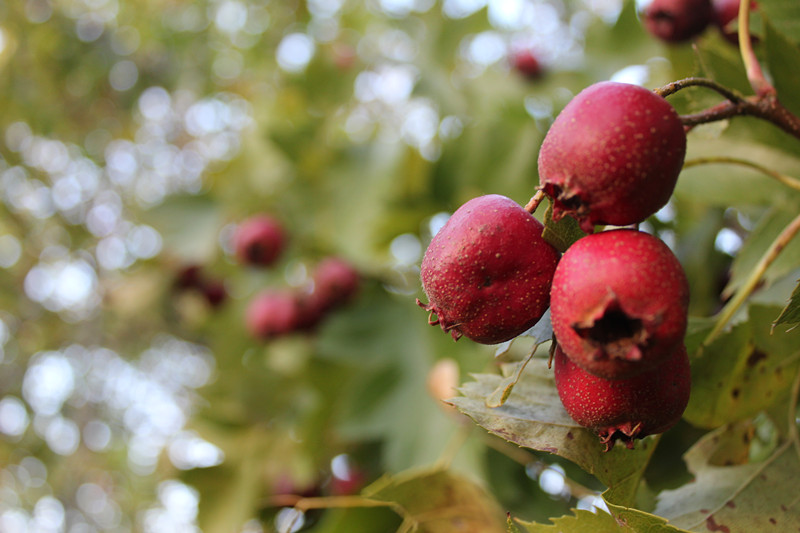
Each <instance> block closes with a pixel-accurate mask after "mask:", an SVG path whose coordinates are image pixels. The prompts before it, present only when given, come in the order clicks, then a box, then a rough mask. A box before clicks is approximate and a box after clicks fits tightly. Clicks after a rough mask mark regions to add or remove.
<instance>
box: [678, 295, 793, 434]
mask: <svg viewBox="0 0 800 533" xmlns="http://www.w3.org/2000/svg"><path fill="white" fill-rule="evenodd" d="M776 314H777V310H776V309H775V308H773V307H760V306H751V307H750V308H749V321H747V322H741V323H739V324H736V325H735V326H733V328H732V329H731V330H730V331H728V332H727V333H725V334H723V335H722V336H720V337H719V338H717V339H716V340H715V341H714V342H712V343H711V344H710V345H709V346H706V347H705V348H703V349H702V350H700V351H699V352H697V353H696V354H695V356H694V357H693V358H692V395H691V397H690V399H689V405H688V406H687V408H686V412H685V413H684V418H685V419H686V420H688V421H689V422H690V423H692V424H694V425H696V426H700V427H707V428H713V427H717V426H720V425H722V424H726V423H729V422H733V421H736V420H741V419H743V418H747V417H749V416H753V415H754V414H756V413H758V412H759V411H761V410H763V409H766V408H767V407H769V406H770V405H772V404H773V403H774V402H775V401H776V400H778V399H779V398H782V397H783V396H784V395H785V393H786V392H787V391H788V389H789V387H790V386H791V381H792V378H793V376H794V375H795V373H796V372H797V369H798V367H799V366H800V350H798V339H800V332H797V331H795V332H791V333H783V332H780V333H776V334H775V335H770V334H769V332H770V330H771V325H772V320H773V319H774V317H775V315H776Z"/></svg>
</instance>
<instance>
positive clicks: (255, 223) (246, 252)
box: [233, 215, 286, 267]
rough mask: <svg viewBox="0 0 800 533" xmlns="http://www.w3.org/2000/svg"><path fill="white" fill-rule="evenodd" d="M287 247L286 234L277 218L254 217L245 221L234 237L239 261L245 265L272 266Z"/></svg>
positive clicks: (235, 251) (235, 250)
mask: <svg viewBox="0 0 800 533" xmlns="http://www.w3.org/2000/svg"><path fill="white" fill-rule="evenodd" d="M285 247H286V233H285V231H284V229H283V226H282V225H281V223H280V222H278V221H277V220H276V219H275V218H273V217H271V216H268V215H254V216H252V217H250V218H248V219H247V220H244V221H243V222H242V223H241V224H239V227H237V228H236V231H235V232H234V235H233V248H234V253H235V254H236V258H237V259H238V261H239V262H240V263H242V264H245V265H252V266H258V267H266V266H270V265H272V264H273V263H275V261H277V259H278V257H280V255H281V253H282V252H283V250H284V248H285Z"/></svg>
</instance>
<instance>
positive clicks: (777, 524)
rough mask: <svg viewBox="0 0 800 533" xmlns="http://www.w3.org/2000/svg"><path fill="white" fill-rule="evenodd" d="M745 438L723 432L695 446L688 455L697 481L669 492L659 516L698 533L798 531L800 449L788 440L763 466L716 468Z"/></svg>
mask: <svg viewBox="0 0 800 533" xmlns="http://www.w3.org/2000/svg"><path fill="white" fill-rule="evenodd" d="M739 437H740V435H739V433H738V432H737V431H733V432H732V431H731V428H728V427H723V428H720V429H719V430H717V431H714V432H712V433H709V434H708V435H706V436H705V437H703V438H702V439H701V440H700V441H699V442H698V443H697V444H695V445H694V446H693V447H692V448H691V449H690V450H689V451H688V452H687V453H686V455H685V456H684V459H685V461H686V464H687V466H688V468H689V471H690V472H692V473H693V474H694V475H695V481H694V482H693V483H689V484H687V485H684V486H683V487H680V488H678V489H675V490H667V491H663V492H662V493H661V495H660V496H659V498H658V504H657V506H656V509H655V512H656V513H657V514H659V515H661V516H664V517H667V518H668V519H669V520H670V522H671V523H673V524H675V525H676V526H679V527H683V528H686V529H690V530H692V531H726V532H728V533H758V532H763V531H770V532H778V531H780V532H783V531H793V530H794V528H796V527H797V524H800V507H798V505H797V503H798V498H799V497H798V491H797V478H798V476H800V456H798V453H797V449H796V447H795V446H794V445H793V443H792V442H791V441H787V442H786V443H784V444H783V445H781V446H780V447H778V448H777V449H776V450H775V452H773V453H772V455H771V456H770V457H769V458H768V459H767V460H765V461H763V462H760V463H747V464H739V465H732V466H718V465H715V464H714V459H715V458H716V457H717V456H718V455H719V453H720V450H721V449H722V448H723V447H725V446H729V445H730V442H729V441H730V439H731V438H739Z"/></svg>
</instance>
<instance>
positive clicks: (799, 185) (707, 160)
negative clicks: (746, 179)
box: [683, 156, 800, 191]
mask: <svg viewBox="0 0 800 533" xmlns="http://www.w3.org/2000/svg"><path fill="white" fill-rule="evenodd" d="M714 163H731V164H733V165H742V166H745V167H750V168H752V169H755V170H758V171H759V172H762V173H764V174H766V175H767V176H770V177H772V178H775V179H776V180H778V181H779V182H781V183H783V184H784V185H786V186H787V187H791V188H792V189H796V190H798V191H800V180H798V179H796V178H793V177H791V176H787V175H786V174H781V173H780V172H776V171H775V170H772V169H769V168H767V167H765V166H762V165H759V164H758V163H753V162H752V161H747V160H746V159H739V158H737V157H725V156H715V157H698V158H696V159H690V160H688V161H684V163H683V168H689V167H694V166H698V165H710V164H714Z"/></svg>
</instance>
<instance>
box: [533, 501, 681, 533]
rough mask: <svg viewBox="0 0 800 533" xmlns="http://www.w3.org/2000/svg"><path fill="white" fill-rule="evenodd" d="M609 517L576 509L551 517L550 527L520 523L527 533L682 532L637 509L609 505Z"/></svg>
mask: <svg viewBox="0 0 800 533" xmlns="http://www.w3.org/2000/svg"><path fill="white" fill-rule="evenodd" d="M609 509H610V510H611V511H612V514H609V513H607V512H605V511H597V512H596V513H594V512H591V511H584V510H580V509H576V510H574V511H573V513H574V515H572V516H562V517H559V518H551V519H550V521H551V522H552V524H532V523H526V522H520V524H521V525H523V526H524V527H525V529H526V531H528V532H529V533H561V532H564V531H569V532H570V533H626V532H629V533H638V532H641V531H647V532H648V533H679V532H682V531H684V530H682V529H678V528H675V527H672V526H671V525H669V524H667V523H666V520H664V519H663V518H661V517H659V516H655V515H652V514H649V513H645V512H643V511H639V510H637V509H630V508H625V507H617V506H613V505H609Z"/></svg>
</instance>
